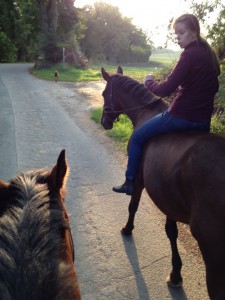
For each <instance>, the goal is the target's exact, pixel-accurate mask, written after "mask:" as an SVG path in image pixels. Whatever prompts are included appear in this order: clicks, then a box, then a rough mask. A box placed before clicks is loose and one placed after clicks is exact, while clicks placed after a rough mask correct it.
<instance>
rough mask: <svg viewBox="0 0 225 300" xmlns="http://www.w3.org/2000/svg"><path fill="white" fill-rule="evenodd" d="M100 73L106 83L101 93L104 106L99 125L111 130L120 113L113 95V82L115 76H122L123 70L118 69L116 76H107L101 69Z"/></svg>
mask: <svg viewBox="0 0 225 300" xmlns="http://www.w3.org/2000/svg"><path fill="white" fill-rule="evenodd" d="M101 72H102V77H103V78H104V79H105V81H106V87H105V89H104V91H103V93H102V96H103V98H104V105H103V112H102V118H101V124H102V126H103V127H104V128H105V129H112V127H113V122H114V121H115V120H116V119H117V117H118V116H119V115H120V113H121V111H120V108H119V107H117V106H116V105H117V104H116V102H115V100H116V99H115V97H114V94H113V81H114V80H115V78H116V76H118V75H123V70H122V68H121V67H118V69H117V74H116V75H109V73H107V72H106V71H105V69H104V68H102V69H101Z"/></svg>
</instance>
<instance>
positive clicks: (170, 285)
mask: <svg viewBox="0 0 225 300" xmlns="http://www.w3.org/2000/svg"><path fill="white" fill-rule="evenodd" d="M166 283H167V285H168V286H169V287H172V288H180V287H182V285H183V281H182V280H180V281H179V282H172V281H171V278H170V276H168V277H167V279H166Z"/></svg>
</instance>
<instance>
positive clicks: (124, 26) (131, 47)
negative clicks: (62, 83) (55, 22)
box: [78, 2, 151, 63]
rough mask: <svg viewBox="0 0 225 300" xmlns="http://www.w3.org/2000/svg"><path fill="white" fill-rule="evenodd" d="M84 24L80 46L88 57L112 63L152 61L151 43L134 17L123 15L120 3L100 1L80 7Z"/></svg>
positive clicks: (80, 32) (80, 15) (80, 33)
mask: <svg viewBox="0 0 225 300" xmlns="http://www.w3.org/2000/svg"><path fill="white" fill-rule="evenodd" d="M79 19H80V20H82V22H83V27H82V26H79V29H81V28H82V31H81V30H80V31H79V32H78V36H79V41H80V46H81V49H82V51H83V52H84V54H85V55H86V57H87V58H88V59H92V60H98V61H99V60H104V61H108V62H109V63H110V62H111V63H114V62H116V63H121V62H131V61H142V62H143V61H144V62H146V61H148V59H149V56H150V54H151V45H150V44H149V43H148V38H147V36H146V35H145V34H144V33H143V31H142V30H141V29H139V28H137V27H135V26H134V25H133V24H132V22H131V19H130V18H123V17H122V16H121V14H120V12H119V10H118V8H117V7H114V6H112V5H109V4H106V3H103V2H96V3H95V4H94V5H93V6H90V5H87V6H85V7H84V8H83V9H81V10H80V11H79Z"/></svg>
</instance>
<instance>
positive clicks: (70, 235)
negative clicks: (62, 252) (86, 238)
mask: <svg viewBox="0 0 225 300" xmlns="http://www.w3.org/2000/svg"><path fill="white" fill-rule="evenodd" d="M59 203H60V206H61V209H62V213H63V214H65V215H66V218H67V219H68V224H67V226H66V228H65V230H68V232H69V240H70V248H71V249H72V259H73V262H74V260H75V250H74V244H73V236H72V232H71V228H70V222H69V216H68V213H67V211H66V209H65V207H64V205H63V203H62V202H61V201H60V200H59Z"/></svg>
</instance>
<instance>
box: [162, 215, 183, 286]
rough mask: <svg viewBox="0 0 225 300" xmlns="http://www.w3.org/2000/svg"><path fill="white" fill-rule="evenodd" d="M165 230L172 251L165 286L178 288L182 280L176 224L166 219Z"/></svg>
mask: <svg viewBox="0 0 225 300" xmlns="http://www.w3.org/2000/svg"><path fill="white" fill-rule="evenodd" d="M165 229H166V234H167V237H168V238H169V240H170V245H171V249H172V271H171V273H170V276H169V277H168V278H167V284H168V285H169V286H171V287H180V286H181V285H182V282H183V280H182V276H181V268H182V261H181V258H180V254H179V252H178V248H177V237H178V230H177V223H176V222H175V221H174V220H171V219H169V218H168V217H167V218H166V225H165Z"/></svg>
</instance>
